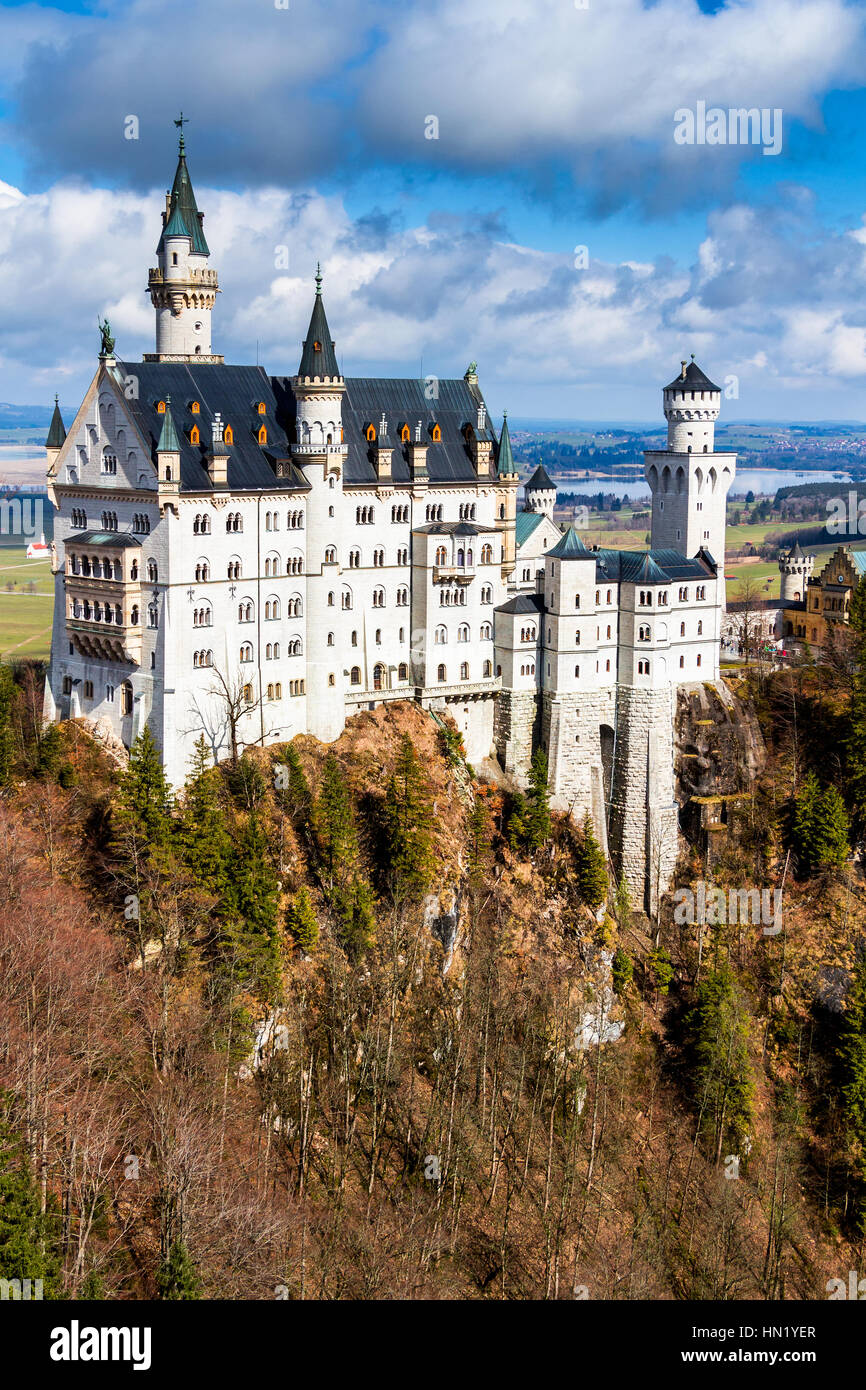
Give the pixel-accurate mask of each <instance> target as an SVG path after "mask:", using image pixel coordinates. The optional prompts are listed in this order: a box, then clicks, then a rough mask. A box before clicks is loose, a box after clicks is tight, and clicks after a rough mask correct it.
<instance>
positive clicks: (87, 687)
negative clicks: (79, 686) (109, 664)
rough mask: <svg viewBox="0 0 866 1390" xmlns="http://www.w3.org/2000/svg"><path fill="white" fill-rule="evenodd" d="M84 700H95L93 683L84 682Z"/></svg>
mask: <svg viewBox="0 0 866 1390" xmlns="http://www.w3.org/2000/svg"><path fill="white" fill-rule="evenodd" d="M84 698H85V700H92V699H93V681H85V682H84Z"/></svg>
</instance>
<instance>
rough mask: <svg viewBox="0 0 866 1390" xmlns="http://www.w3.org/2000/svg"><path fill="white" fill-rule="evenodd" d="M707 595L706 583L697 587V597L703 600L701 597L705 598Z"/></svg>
mask: <svg viewBox="0 0 866 1390" xmlns="http://www.w3.org/2000/svg"><path fill="white" fill-rule="evenodd" d="M706 596H707V590H706V586H705V585H704V584H699V585H698V587H697V592H696V593H695V598H696V599H698V600H701V599H705V598H706Z"/></svg>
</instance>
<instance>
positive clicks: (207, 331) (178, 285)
mask: <svg viewBox="0 0 866 1390" xmlns="http://www.w3.org/2000/svg"><path fill="white" fill-rule="evenodd" d="M183 120H184V118H183V115H182V114H181V118H180V121H176V122H175V125H180V139H179V141H178V160H177V171H176V173H175V176H174V184H173V185H172V190H171V192H170V193H166V195H165V211H164V212H163V214H162V235H161V236H160V238H159V245H158V246H157V248H156V255H157V261H158V264H157V265H156V266H155V267H154V268H153V269H152V270H151V271H150V272H149V274H148V279H147V287H148V290H149V291H150V298H151V303H152V304H153V307H154V309H155V310H156V352H155V353H146V354H145V359H144V360H145V361H146V362H190V361H199V362H222V361H223V358H222V357H219V356H216V355H215V354H214V353H212V352H211V311H212V309H213V306H214V301H215V299H216V297H217V295H218V293H219V284H218V281H217V273H216V271H215V270H211V269H210V268H209V267H208V260H209V259H210V250H209V249H208V244H207V241H206V240H205V235H204V227H203V225H202V224H203V222H204V213H201V212H199V210H198V207H197V206H196V201H195V193H194V192H193V188H192V183H191V182H190V177H189V171H188V169H187V167H186V152H185V145H184V138H183Z"/></svg>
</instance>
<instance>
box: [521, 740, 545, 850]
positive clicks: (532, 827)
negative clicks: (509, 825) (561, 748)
mask: <svg viewBox="0 0 866 1390" xmlns="http://www.w3.org/2000/svg"><path fill="white" fill-rule="evenodd" d="M549 836H550V797H549V795H548V791H547V754H546V753H544V752H543V751H542V749H541V748H539V749H538V750H537V751H536V752H535V753H534V754H533V757H532V763H531V764H530V768H529V796H528V798H527V814H526V841H527V846H528V848H529V850H530V852H531V853H533V854H534V853H535V851H536V850H537V849H540V848H541V846H542V845H543V844H544V843H545V841H546V840H547V839H548V838H549Z"/></svg>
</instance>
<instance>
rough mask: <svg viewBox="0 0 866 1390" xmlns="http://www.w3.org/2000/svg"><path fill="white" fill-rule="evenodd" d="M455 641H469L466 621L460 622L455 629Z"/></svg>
mask: <svg viewBox="0 0 866 1390" xmlns="http://www.w3.org/2000/svg"><path fill="white" fill-rule="evenodd" d="M457 641H458V642H468V641H469V624H468V623H461V624H460V626H459V627H458V629H457Z"/></svg>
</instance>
